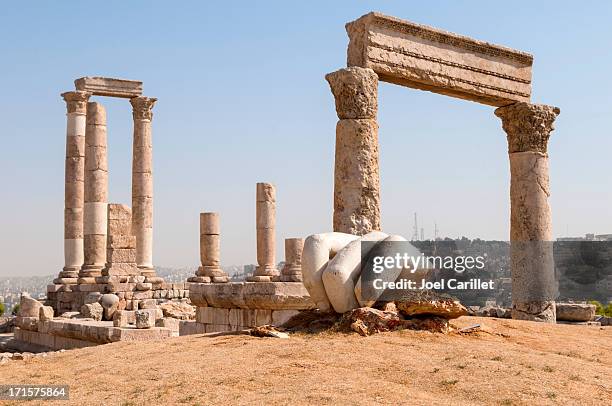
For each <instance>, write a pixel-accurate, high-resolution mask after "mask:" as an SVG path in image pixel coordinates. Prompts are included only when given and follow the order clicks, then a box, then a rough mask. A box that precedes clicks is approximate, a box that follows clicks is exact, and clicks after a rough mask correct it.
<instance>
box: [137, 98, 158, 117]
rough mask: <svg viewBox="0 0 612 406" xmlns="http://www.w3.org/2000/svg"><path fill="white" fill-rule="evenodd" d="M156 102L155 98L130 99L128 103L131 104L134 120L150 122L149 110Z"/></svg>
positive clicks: (151, 113)
mask: <svg viewBox="0 0 612 406" xmlns="http://www.w3.org/2000/svg"><path fill="white" fill-rule="evenodd" d="M156 101H157V99H156V98H155V97H144V96H139V97H133V98H131V99H130V103H131V104H132V115H133V116H134V120H149V121H150V120H152V119H153V112H152V111H151V109H152V108H153V105H154V104H155V102H156Z"/></svg>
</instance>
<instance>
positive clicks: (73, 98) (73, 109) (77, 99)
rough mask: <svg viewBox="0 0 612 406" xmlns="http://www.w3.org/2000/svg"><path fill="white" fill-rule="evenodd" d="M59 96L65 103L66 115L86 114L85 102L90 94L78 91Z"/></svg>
mask: <svg viewBox="0 0 612 406" xmlns="http://www.w3.org/2000/svg"><path fill="white" fill-rule="evenodd" d="M61 96H62V97H63V98H64V100H65V101H66V109H67V110H68V113H78V114H83V115H85V114H87V102H88V101H89V97H91V93H89V92H84V91H80V90H75V91H72V92H65V93H62V94H61Z"/></svg>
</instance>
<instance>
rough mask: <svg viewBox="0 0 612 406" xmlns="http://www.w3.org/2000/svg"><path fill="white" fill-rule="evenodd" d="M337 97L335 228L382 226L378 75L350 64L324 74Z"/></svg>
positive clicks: (350, 229)
mask: <svg viewBox="0 0 612 406" xmlns="http://www.w3.org/2000/svg"><path fill="white" fill-rule="evenodd" d="M325 79H327V81H328V82H329V85H330V87H331V91H332V93H333V94H334V98H335V100H336V113H337V114H338V118H339V121H338V124H337V125H336V158H335V170H334V231H338V232H343V233H349V234H356V235H363V234H367V233H369V232H370V231H372V230H380V175H379V167H378V124H377V123H376V113H377V110H378V101H377V100H378V76H377V75H376V73H374V71H373V70H372V69H366V68H358V67H351V68H346V69H340V70H339V71H336V72H333V73H330V74H328V75H326V76H325Z"/></svg>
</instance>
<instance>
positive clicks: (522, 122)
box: [495, 102, 560, 323]
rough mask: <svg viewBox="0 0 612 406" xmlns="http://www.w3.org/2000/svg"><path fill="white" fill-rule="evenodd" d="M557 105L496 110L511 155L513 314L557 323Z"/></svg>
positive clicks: (514, 316) (515, 317) (520, 104)
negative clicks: (551, 148) (553, 143)
mask: <svg viewBox="0 0 612 406" xmlns="http://www.w3.org/2000/svg"><path fill="white" fill-rule="evenodd" d="M559 112H560V110H559V109H558V108H557V107H552V106H546V105H540V104H530V103H525V102H520V103H516V104H512V105H509V106H505V107H500V108H498V109H497V110H495V115H496V116H498V117H500V118H501V120H502V126H503V128H504V131H505V132H506V134H507V138H508V153H509V156H510V242H511V247H510V266H511V271H512V318H514V319H521V320H534V321H543V322H549V323H554V322H555V321H556V310H555V302H554V300H555V298H556V294H557V287H556V282H555V274H554V258H553V242H552V225H551V213H550V206H549V204H548V197H549V196H550V187H549V181H548V153H547V144H548V138H549V137H550V133H551V131H552V130H553V129H554V127H553V122H554V121H555V118H556V117H557V115H558V114H559Z"/></svg>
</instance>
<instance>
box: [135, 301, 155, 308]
mask: <svg viewBox="0 0 612 406" xmlns="http://www.w3.org/2000/svg"><path fill="white" fill-rule="evenodd" d="M139 308H140V309H156V308H157V300H155V299H145V300H141V301H140V304H139Z"/></svg>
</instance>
